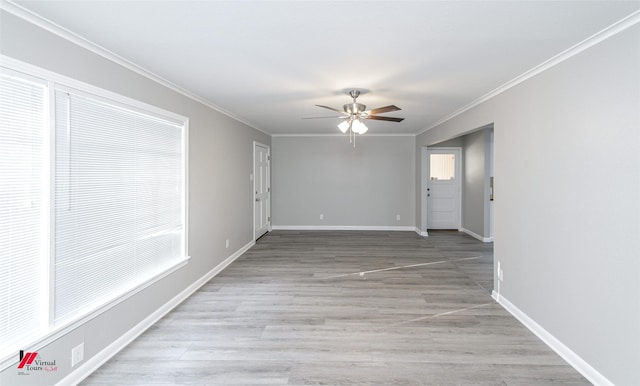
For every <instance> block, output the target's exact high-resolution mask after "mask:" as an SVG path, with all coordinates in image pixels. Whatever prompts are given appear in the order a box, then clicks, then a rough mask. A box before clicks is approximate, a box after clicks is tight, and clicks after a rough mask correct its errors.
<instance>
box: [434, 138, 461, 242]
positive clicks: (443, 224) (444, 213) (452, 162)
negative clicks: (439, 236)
mask: <svg viewBox="0 0 640 386" xmlns="http://www.w3.org/2000/svg"><path fill="white" fill-rule="evenodd" d="M460 157H461V151H460V148H430V149H428V150H427V165H425V166H426V167H427V170H428V173H429V174H428V179H427V192H426V193H427V194H426V196H427V229H456V230H458V229H460V194H461V178H462V175H461V173H460V172H461V162H460V161H461V159H460Z"/></svg>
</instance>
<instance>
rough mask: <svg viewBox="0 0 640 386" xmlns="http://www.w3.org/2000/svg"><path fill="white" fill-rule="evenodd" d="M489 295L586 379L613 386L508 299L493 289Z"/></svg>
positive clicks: (605, 385)
mask: <svg viewBox="0 0 640 386" xmlns="http://www.w3.org/2000/svg"><path fill="white" fill-rule="evenodd" d="M491 297H493V299H495V300H496V301H497V302H498V303H499V304H500V305H501V306H502V307H503V308H504V309H505V310H507V311H509V313H510V314H511V315H513V316H514V317H515V318H516V319H518V320H519V321H520V322H521V323H522V324H524V326H525V327H527V328H528V329H529V330H530V331H531V332H533V333H534V334H535V335H536V336H537V337H538V338H540V339H541V340H542V341H543V342H544V343H546V344H547V346H549V347H550V348H551V349H552V350H553V351H555V352H556V353H557V354H558V355H560V356H561V357H562V359H564V360H565V361H567V363H569V364H570V365H571V366H572V367H573V368H574V369H576V370H577V371H578V372H579V373H580V374H582V375H583V376H584V377H585V378H587V380H588V381H589V382H591V383H593V384H594V385H602V386H614V384H613V382H611V381H609V380H608V379H607V378H606V377H605V376H604V375H602V374H600V372H598V370H596V369H594V368H593V367H591V365H589V364H588V363H587V362H586V361H585V360H584V359H582V358H580V356H579V355H578V354H576V353H575V352H573V351H572V350H571V349H570V348H569V347H567V346H565V345H564V343H562V342H561V341H560V340H558V339H557V338H556V337H555V336H553V335H551V333H549V331H547V330H545V329H544V328H543V327H542V326H540V325H539V324H538V323H536V322H535V321H534V320H533V319H531V318H530V317H529V316H528V315H527V314H525V313H524V312H522V311H521V310H520V309H519V308H518V307H516V306H515V305H513V303H511V302H510V301H509V300H507V299H505V297H504V296H503V295H501V294H499V293H497V292H496V291H493V292H492V294H491Z"/></svg>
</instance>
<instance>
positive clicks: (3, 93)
mask: <svg viewBox="0 0 640 386" xmlns="http://www.w3.org/2000/svg"><path fill="white" fill-rule="evenodd" d="M46 130H47V93H46V83H42V82H39V81H37V80H35V79H32V78H29V77H25V76H22V75H20V74H18V73H14V72H11V71H6V70H4V69H3V70H2V72H1V73H0V342H2V347H7V348H8V347H12V346H14V345H16V344H18V343H19V342H21V341H24V340H27V339H30V338H33V336H36V335H38V334H42V332H43V331H44V329H45V328H46V321H47V319H46V315H47V305H48V301H47V297H46V287H47V272H46V263H47V253H46V250H45V245H46V242H47V232H46V227H45V226H46V213H47V191H46V184H45V178H46V176H47V172H46V164H45V158H46V154H47V152H46V142H47V141H46V135H45V133H46ZM0 354H6V353H0Z"/></svg>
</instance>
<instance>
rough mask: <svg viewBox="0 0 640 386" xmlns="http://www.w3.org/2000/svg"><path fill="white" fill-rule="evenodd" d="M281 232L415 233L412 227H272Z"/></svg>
mask: <svg viewBox="0 0 640 386" xmlns="http://www.w3.org/2000/svg"><path fill="white" fill-rule="evenodd" d="M272 229H273V230H274V231H275V230H282V231H405V232H406V231H409V232H413V231H415V227H412V226H368V225H273V226H272Z"/></svg>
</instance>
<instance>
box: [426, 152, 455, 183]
mask: <svg viewBox="0 0 640 386" xmlns="http://www.w3.org/2000/svg"><path fill="white" fill-rule="evenodd" d="M455 176H456V155H455V154H431V156H430V157H429V178H430V179H432V180H453V179H454V178H455Z"/></svg>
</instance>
